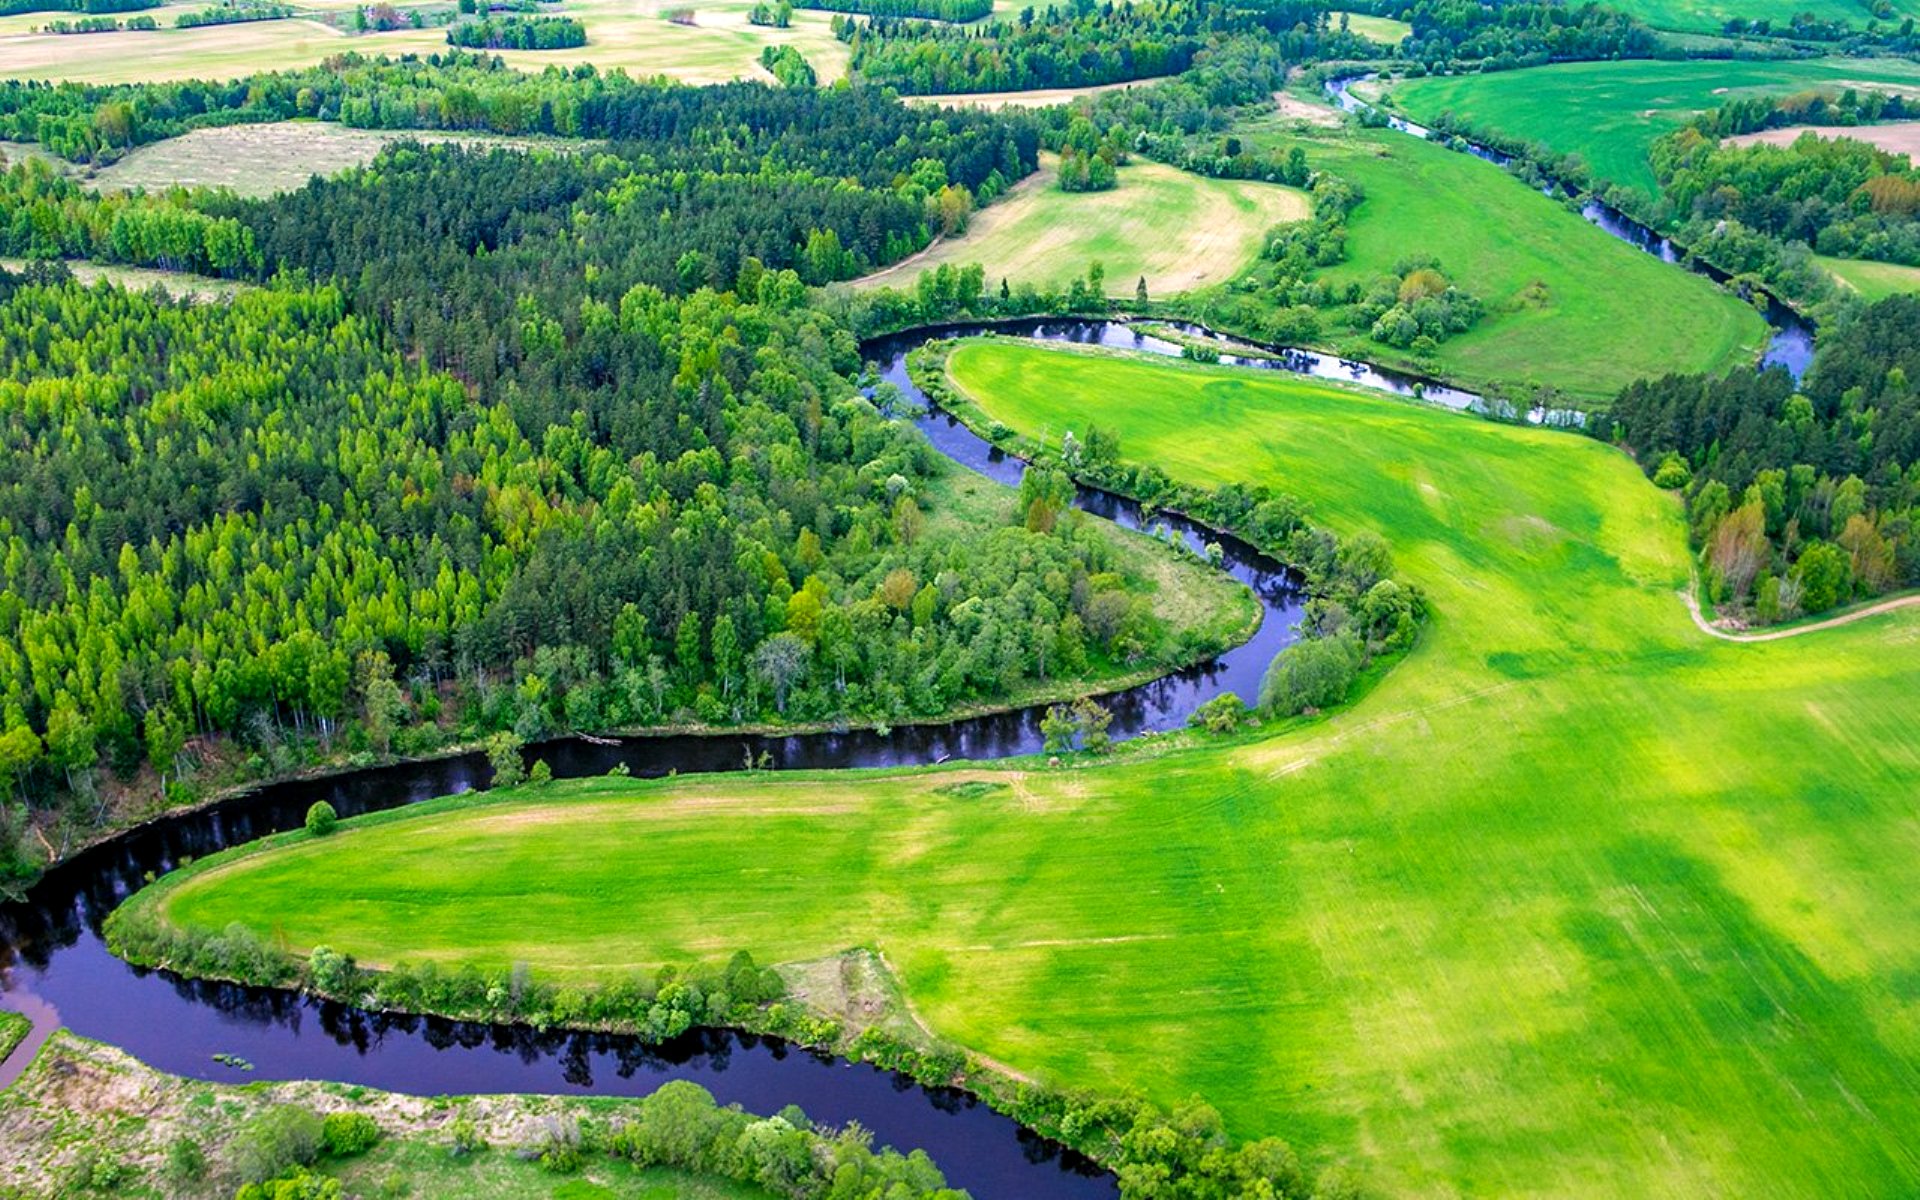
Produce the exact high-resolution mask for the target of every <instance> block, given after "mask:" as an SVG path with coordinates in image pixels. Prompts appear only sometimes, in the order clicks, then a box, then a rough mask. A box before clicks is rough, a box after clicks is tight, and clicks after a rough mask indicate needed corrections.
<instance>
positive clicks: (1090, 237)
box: [855, 155, 1310, 297]
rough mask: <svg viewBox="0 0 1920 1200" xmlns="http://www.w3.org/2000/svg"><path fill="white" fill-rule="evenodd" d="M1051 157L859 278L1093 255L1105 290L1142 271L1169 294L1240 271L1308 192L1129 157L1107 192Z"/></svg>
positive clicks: (1125, 285)
mask: <svg viewBox="0 0 1920 1200" xmlns="http://www.w3.org/2000/svg"><path fill="white" fill-rule="evenodd" d="M1054 168H1055V160H1054V159H1053V157H1052V156H1051V155H1049V156H1046V157H1045V158H1044V159H1043V161H1042V169H1041V170H1040V172H1039V173H1038V174H1036V175H1034V176H1033V177H1031V178H1029V179H1028V180H1026V181H1025V182H1024V183H1022V184H1021V185H1020V187H1019V189H1018V190H1016V191H1015V192H1013V193H1012V194H1010V195H1008V196H1006V197H1004V198H1002V199H1001V200H1000V201H999V202H997V203H995V204H991V205H989V206H988V207H986V208H984V209H982V210H981V211H980V212H978V213H976V214H975V215H974V217H973V220H972V222H971V223H970V224H969V225H968V228H967V232H966V234H965V235H964V236H962V237H957V238H947V239H944V240H942V241H940V242H938V243H936V244H935V245H933V246H932V247H929V248H928V250H927V251H926V252H924V253H922V254H918V255H915V256H914V257H912V258H910V259H907V260H906V261H904V262H901V263H896V264H895V265H894V266H892V267H890V268H888V269H887V270H885V271H880V272H877V273H875V274H873V275H869V276H867V277H866V278H864V279H862V280H860V281H858V283H857V284H856V285H855V286H862V287H867V286H878V285H882V284H885V285H890V286H892V287H898V288H911V287H912V286H913V282H914V280H915V279H917V278H918V277H919V275H920V273H921V272H922V271H925V270H927V269H929V268H931V267H936V266H939V265H940V264H941V263H953V264H955V265H956V266H964V265H966V264H968V263H980V264H981V265H982V266H984V267H985V268H986V271H987V282H988V284H989V285H991V286H995V287H997V286H998V285H999V281H1000V280H1001V279H1003V278H1004V279H1010V280H1011V281H1012V282H1014V283H1033V284H1038V285H1048V284H1064V283H1066V282H1067V281H1068V280H1070V279H1073V278H1076V277H1079V276H1084V275H1085V274H1086V273H1087V268H1088V266H1090V265H1091V264H1093V263H1095V262H1098V263H1100V264H1101V265H1102V266H1103V267H1105V268H1106V273H1107V290H1108V291H1109V292H1111V293H1112V294H1113V295H1116V296H1128V297H1131V296H1132V295H1133V293H1134V285H1135V283H1136V282H1138V280H1139V279H1140V278H1141V277H1143V276H1144V277H1145V278H1146V281H1147V289H1148V291H1149V293H1150V294H1152V295H1154V296H1160V297H1164V296H1169V295H1172V294H1174V293H1176V292H1184V291H1188V290H1190V289H1192V288H1195V287H1200V286H1202V285H1204V284H1209V283H1220V282H1224V281H1225V280H1227V279H1229V278H1231V277H1232V276H1234V275H1236V274H1238V273H1239V272H1240V270H1241V269H1242V268H1244V267H1245V266H1246V265H1247V264H1248V263H1249V262H1251V261H1252V260H1253V258H1254V256H1255V255H1257V254H1258V253H1259V252H1260V245H1261V239H1262V238H1263V237H1264V235H1265V234H1266V232H1267V230H1269V229H1271V228H1272V227H1273V226H1275V225H1278V224H1280V223H1281V222H1283V221H1297V220H1301V219H1303V218H1305V217H1306V216H1307V215H1308V213H1309V211H1310V209H1309V206H1308V204H1307V198H1306V195H1305V194H1304V193H1302V192H1300V191H1297V190H1295V189H1293V188H1286V187H1281V186H1279V185H1277V184H1271V183H1257V182H1251V181H1245V180H1235V179H1206V178H1203V177H1201V176H1198V175H1192V174H1189V173H1187V172H1185V171H1178V170H1175V169H1174V168H1172V167H1167V166H1162V165H1160V164H1159V163H1154V162H1148V161H1146V160H1144V159H1140V160H1136V161H1135V162H1134V163H1133V164H1132V165H1130V166H1126V167H1122V168H1121V169H1120V184H1119V186H1118V187H1115V188H1113V189H1112V190H1110V191H1105V192H1063V191H1061V190H1060V189H1059V188H1058V187H1056V186H1055V185H1054Z"/></svg>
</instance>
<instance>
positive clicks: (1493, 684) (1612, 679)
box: [162, 342, 1920, 1197]
mask: <svg viewBox="0 0 1920 1200" xmlns="http://www.w3.org/2000/svg"><path fill="white" fill-rule="evenodd" d="M952 369H953V372H954V374H955V376H956V378H957V379H958V380H959V381H960V382H961V383H962V384H964V385H965V386H966V387H967V388H968V389H970V390H971V391H972V392H973V393H974V394H975V395H976V396H977V397H978V398H979V399H980V400H981V401H982V402H983V403H984V404H985V406H986V407H987V408H988V409H989V410H990V411H991V412H992V414H993V415H994V416H995V417H997V418H999V419H1002V420H1005V421H1007V422H1008V423H1009V424H1012V425H1014V426H1016V427H1018V428H1020V429H1022V430H1024V431H1028V432H1033V431H1037V430H1039V429H1041V428H1059V427H1060V425H1061V424H1062V423H1063V422H1064V421H1067V420H1081V419H1084V418H1085V417H1087V416H1088V415H1090V414H1097V417H1098V419H1099V420H1100V421H1101V422H1102V424H1105V425H1108V426H1110V427H1113V428H1115V429H1117V430H1118V431H1119V433H1120V436H1121V439H1122V448H1123V452H1124V453H1125V454H1126V455H1127V456H1128V457H1131V458H1136V459H1141V460H1147V461H1153V462H1157V463H1160V464H1161V465H1162V466H1164V467H1165V468H1166V469H1167V470H1169V471H1170V472H1172V473H1173V474H1174V475H1175V476H1177V477H1179V478H1182V479H1187V480H1193V481H1197V482H1205V483H1218V482H1226V481H1229V480H1250V481H1260V482H1267V483H1274V484H1277V485H1280V486H1282V487H1285V488H1287V489H1290V490H1292V491H1295V492H1297V493H1299V494H1301V495H1302V496H1304V497H1306V498H1308V499H1310V500H1311V501H1312V503H1313V504H1314V506H1315V509H1316V511H1317V513H1318V514H1319V516H1320V517H1321V519H1323V520H1325V521H1327V522H1328V523H1330V524H1332V525H1334V526H1335V527H1338V528H1341V529H1348V530H1351V529H1356V528H1363V527H1366V528H1376V529H1380V530H1383V531H1384V532H1385V533H1386V534H1387V535H1388V536H1389V538H1390V540H1391V541H1392V543H1393V545H1394V548H1395V552H1396V554H1397V556H1398V561H1399V564H1400V567H1401V569H1402V572H1403V573H1404V574H1405V575H1406V576H1407V577H1408V578H1410V579H1412V580H1414V581H1416V582H1417V583H1418V584H1419V586H1421V587H1422V588H1423V589H1425V591H1426V592H1427V594H1428V596H1429V597H1430V598H1431V600H1432V602H1433V605H1434V609H1435V614H1434V616H1433V618H1432V621H1431V624H1430V626H1429V627H1428V629H1427V630H1426V632H1425V633H1424V635H1423V637H1422V641H1421V643H1420V645H1419V646H1418V647H1417V648H1416V649H1415V650H1414V652H1413V653H1412V655H1411V656H1410V657H1409V658H1408V659H1407V660H1406V662H1405V663H1404V664H1403V665H1401V666H1400V667H1399V668H1398V669H1397V670H1395V671H1394V672H1393V673H1392V674H1391V675H1389V676H1388V677H1387V678H1386V680H1384V681H1383V682H1382V683H1381V684H1380V685H1379V686H1378V687H1377V688H1375V690H1373V691H1372V692H1371V693H1370V694H1369V695H1368V696H1367V697H1366V699H1365V700H1364V701H1362V702H1361V703H1359V704H1358V705H1356V706H1354V707H1353V708H1351V709H1350V710H1348V711H1345V712H1342V713H1340V714H1337V715H1335V716H1333V717H1331V718H1329V719H1324V720H1320V721H1317V722H1311V723H1306V724H1304V725H1301V726H1298V727H1290V728H1288V729H1286V730H1284V731H1281V732H1280V733H1278V734H1277V735H1275V736H1272V737H1269V738H1268V739H1266V740H1264V741H1258V742H1254V743H1251V744H1241V745H1235V746H1229V747H1219V748H1212V749H1203V750H1196V751H1193V752H1190V753H1185V754H1179V755H1173V756H1163V757H1159V758H1155V759H1149V760H1145V761H1131V762H1129V761H1122V762H1119V763H1117V764H1115V765H1114V766H1112V767H1108V768H1104V769H1095V770H1083V771H1048V770H1045V769H1041V768H1038V767H1035V766H1032V765H1028V766H1026V767H1025V768H1024V769H1018V768H1015V767H1011V766H1008V767H999V768H994V767H987V768H980V769H977V770H971V771H968V772H965V773H962V772H958V771H955V770H951V769H949V770H945V771H935V772H923V773H897V774H858V775H806V776H803V775H794V776H785V777H780V776H776V777H761V778H758V779H749V778H742V777H735V778H726V779H712V778H708V779H688V780H680V781H669V782H661V783H650V784H649V783H636V782H632V781H618V780H602V781H590V782H584V783H579V784H573V785H554V787H553V789H552V790H551V791H548V792H545V793H536V794H527V795H524V797H515V798H511V799H509V800H508V801H506V802H502V803H485V802H482V803H479V804H478V805H475V806H471V807H468V808H466V809H465V810H464V811H458V812H454V811H444V810H443V811H441V812H439V813H438V814H428V815H421V816H418V817H412V816H406V815H400V816H396V817H393V818H389V819H387V820H385V821H382V822H379V823H378V824H377V825H376V826H374V827H356V826H355V825H354V824H353V823H349V824H348V825H347V826H346V827H345V828H344V829H343V831H342V832H341V833H340V834H338V835H336V836H335V837H334V838H332V839H331V840H327V841H320V842H313V841H303V840H301V839H294V844H292V845H291V846H290V847H288V848H286V849H280V850H271V851H266V852H263V853H260V854H258V855H256V856H253V857H247V858H243V859H240V860H239V861H235V862H232V863H231V864H230V865H227V866H225V867H224V868H222V869H219V870H217V871H214V872H210V873H207V874H203V875H200V876H198V877H196V878H192V879H189V880H186V881H184V882H183V883H182V884H181V885H180V886H179V887H177V888H175V889H172V890H170V891H166V890H163V893H162V898H164V899H165V901H166V903H167V904H168V905H169V910H170V912H171V914H172V915H173V916H174V917H176V918H178V919H181V920H190V921H198V922H206V923H209V924H213V925H221V924H224V923H225V922H227V921H230V920H239V921H243V922H246V923H248V924H250V925H252V926H254V927H255V928H257V929H259V930H261V931H262V932H268V931H271V932H273V933H274V934H275V936H283V937H285V938H286V939H287V940H288V942H289V943H290V944H291V945H293V946H296V947H299V946H306V945H311V944H313V943H314V942H319V941H325V942H328V943H330V944H332V945H334V946H336V947H339V948H341V949H345V950H349V951H351V952H353V953H356V954H358V955H360V956H362V957H363V958H365V959H367V960H370V961H375V962H381V961H391V960H394V959H397V958H401V957H415V958H418V957H428V956H431V957H436V958H441V959H444V960H447V961H455V960H459V961H477V962H485V963H490V964H498V963H503V962H506V961H509V960H512V959H527V960H530V961H531V962H533V963H534V964H535V966H536V968H539V969H544V970H550V971H558V972H571V973H575V974H581V975H592V974H604V973H610V972H613V971H617V970H620V969H623V968H625V967H627V966H629V965H632V964H639V963H654V962H661V961H685V960H686V959H688V958H692V957H701V956H717V955H720V954H723V953H725V952H729V951H731V950H733V949H737V948H742V947H744V948H747V949H751V950H752V951H753V952H754V953H755V954H756V955H758V956H761V957H762V958H763V959H765V960H780V959H796V958H806V957H813V956H816V955H819V954H822V953H825V952H828V951H832V950H836V949H839V948H842V947H846V946H850V945H855V944H868V945H873V946H877V947H878V948H880V949H881V950H883V951H884V952H885V953H886V954H887V956H888V957H889V959H890V960H891V961H892V962H894V963H895V964H897V965H898V966H899V968H900V970H901V973H902V975H903V977H904V979H905V982H906V984H907V986H908V989H909V992H910V994H911V996H912V998H913V1000H914V1003H915V1005H916V1007H917V1009H918V1011H919V1012H920V1013H921V1014H922V1016H923V1017H925V1018H926V1019H928V1021H929V1022H930V1023H931V1024H932V1025H933V1026H934V1028H935V1029H936V1030H938V1031H939V1032H940V1033H942V1034H945V1035H948V1036H951V1037H954V1038H956V1039H958V1040H960V1041H962V1042H964V1043H966V1044H968V1045H970V1046H972V1047H974V1048H976V1049H978V1050H980V1051H983V1052H985V1053H988V1054H991V1055H993V1056H994V1057H996V1058H998V1059H1000V1060H1002V1061H1004V1062H1007V1063H1010V1064H1012V1065H1013V1066H1015V1067H1017V1068H1020V1069H1023V1070H1029V1071H1033V1072H1036V1073H1038V1074H1040V1075H1043V1076H1045V1077H1047V1078H1051V1079H1054V1080H1058V1081H1062V1082H1067V1083H1072V1084H1083V1085H1091V1086H1097V1087H1108V1088H1116V1087H1138V1088H1141V1089H1143V1090H1145V1091H1146V1092H1148V1093H1149V1094H1151V1095H1153V1096H1155V1097H1158V1098H1159V1099H1161V1100H1163V1101H1169V1102H1170V1101H1174V1100H1177V1099H1179V1098H1182V1097H1184V1096H1186V1095H1188V1094H1190V1093H1196V1092H1197V1093H1199V1094H1201V1095H1203V1096H1205V1097H1206V1098H1208V1099H1209V1100H1211V1101H1212V1102H1213V1103H1215V1104H1217V1105H1218V1106H1220V1108H1221V1109H1222V1110H1223V1111H1224V1112H1225V1113H1226V1115H1227V1118H1228V1120H1229V1122H1230V1125H1231V1127H1232V1128H1233V1130H1234V1131H1235V1132H1236V1133H1239V1134H1242V1135H1251V1134H1256V1133H1275V1134H1279V1135H1282V1136H1285V1137H1288V1138H1290V1139H1292V1140H1294V1141H1296V1142H1297V1143H1299V1144H1301V1145H1303V1146H1308V1147H1312V1148H1314V1149H1315V1150H1316V1151H1317V1152H1318V1153H1319V1154H1320V1155H1321V1156H1322V1157H1337V1158H1346V1159H1351V1160H1355V1161H1357V1162H1359V1163H1360V1164H1361V1165H1362V1167H1363V1168H1364V1170H1365V1171H1366V1174H1367V1178H1368V1181H1369V1184H1370V1186H1372V1187H1374V1188H1376V1189H1377V1190H1378V1191H1379V1192H1381V1193H1382V1194H1387V1195H1431V1196H1455V1195H1462V1194H1474V1195H1529V1196H1549V1195H1582V1196H1621V1197H1644V1196H1648V1195H1660V1196H1729V1195H1743V1196H1744V1195H1766V1196H1790V1197H1799V1196H1805V1197H1831V1196H1836V1195H1847V1196H1895V1195H1908V1194H1912V1192H1913V1191H1914V1190H1915V1188H1916V1187H1920V1162H1916V1159H1915V1156H1914V1154H1913V1152H1912V1150H1911V1147H1912V1146H1913V1145H1914V1144H1915V1142H1916V1138H1920V1105H1915V1104H1914V1103H1913V1096H1914V1095H1915V1094H1916V1091H1915V1089H1916V1087H1920V1070H1917V1069H1916V1067H1920V988H1917V987H1916V986H1915V983H1914V980H1916V979H1920V909H1916V907H1915V906H1914V905H1913V904H1912V903H1911V901H1910V897H1911V896H1912V895H1913V894H1914V892H1915V889H1916V887H1920V853H1917V851H1920V810H1917V806H1916V803H1915V797H1916V796H1917V795H1920V732H1916V730H1917V729H1920V723H1916V721H1915V720H1914V715H1915V714H1914V700H1913V692H1912V680H1913V678H1914V675H1915V671H1916V670H1920V616H1916V614H1914V613H1913V612H1911V611H1909V612H1907V613H1904V614H1898V615H1892V616H1889V617H1886V618H1881V619H1874V620H1870V621H1865V622H1861V623H1859V624H1856V625H1852V626H1848V627H1846V628H1844V629H1838V630H1831V631H1825V632H1822V633H1819V634H1814V635H1810V636H1808V637H1805V638H1799V639H1791V640H1788V641H1783V642H1775V643H1768V644H1764V645H1734V644H1727V643H1721V642H1717V641H1713V640H1711V639H1708V638H1707V637H1705V636H1703V635H1702V634H1700V633H1699V631H1698V630H1696V629H1694V627H1693V626H1692V624H1691V622H1690V620H1689V619H1688V617H1687V616H1686V613H1685V610H1684V609H1683V607H1682V605H1681V603H1680V601H1679V599H1678V597H1677V596H1676V595H1675V592H1676V590H1677V589H1679V588H1680V587H1682V586H1683V584H1684V583H1685V581H1686V578H1687V572H1688V559H1687V554H1686V551H1685V547H1684V544H1683V539H1682V527H1681V517H1680V510H1679V506H1678V504H1677V502H1676V501H1675V500H1674V499H1673V498H1672V497H1670V496H1667V495H1663V494H1661V493H1658V492H1656V491H1655V490H1654V489H1653V488H1652V487H1651V486H1649V485H1648V484H1647V483H1646V482H1645V480H1644V479H1643V478H1642V477H1641V475H1640V473H1639V472H1638V471H1637V470H1636V469H1635V468H1634V466H1633V465H1632V464H1631V463H1630V462H1628V461H1627V460H1626V459H1625V458H1624V457H1623V456H1621V455H1619V454H1617V453H1616V452H1614V451H1611V450H1609V449H1607V448H1605V447H1603V446H1600V445H1598V444H1595V443H1592V442H1588V441H1583V440H1581V439H1579V438H1577V437H1574V436H1570V435H1555V434H1551V433H1546V432H1542V431H1534V430H1523V429H1515V428H1511V427H1502V426H1494V425H1488V424H1482V423H1479V422H1476V421H1474V420H1472V419H1470V418H1465V417H1458V416H1453V415H1450V414H1446V413H1442V412H1439V411H1435V410H1431V409H1426V408H1422V407H1418V406H1415V405H1411V404H1401V403H1396V402H1392V401H1386V400H1380V399H1375V398H1371V397H1366V396H1361V395H1357V394H1354V393H1350V392H1346V391H1342V390H1339V389H1335V388H1332V387H1324V386H1319V385H1314V384H1311V383H1308V382H1305V381H1301V380H1295V379H1288V378H1277V377H1271V376H1259V375H1253V374H1251V373H1234V372H1232V371H1230V370H1225V369H1205V368H1195V367H1182V366H1179V365H1175V364H1166V363H1148V362H1139V361H1133V360H1128V359H1124V358H1121V357H1118V356H1096V355H1091V354H1085V353H1074V352H1071V351H1064V350H1050V349H1045V348H1039V347H1033V346H1029V345H1024V344H1009V343H1003V342H1002V343H984V344H978V345H970V346H967V347H965V348H963V349H961V350H960V351H959V352H958V353H957V354H956V355H955V357H954V359H953V362H952ZM969 777H972V778H979V779H984V780H990V781H996V782H1003V783H1005V784H1007V785H1008V786H1007V787H1005V788H1002V789H994V790H988V791H984V792H982V791H981V790H979V789H965V790H955V789H951V788H948V787H947V785H950V784H952V783H954V782H956V781H957V780H959V779H962V778H969ZM943 789H946V790H943Z"/></svg>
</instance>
